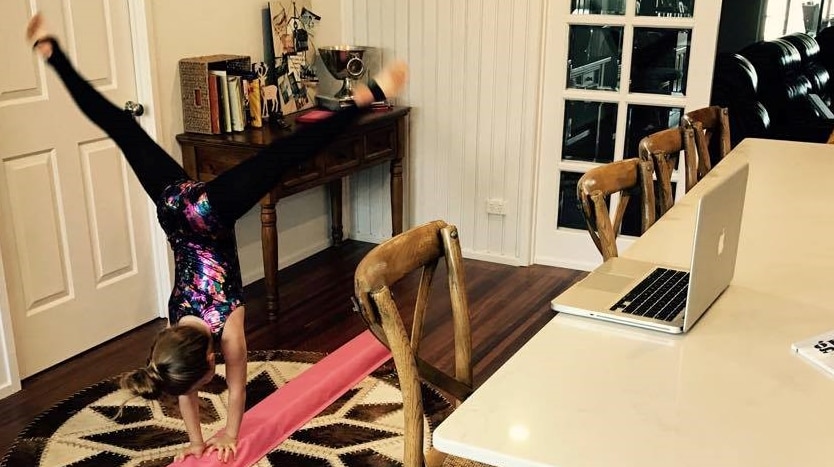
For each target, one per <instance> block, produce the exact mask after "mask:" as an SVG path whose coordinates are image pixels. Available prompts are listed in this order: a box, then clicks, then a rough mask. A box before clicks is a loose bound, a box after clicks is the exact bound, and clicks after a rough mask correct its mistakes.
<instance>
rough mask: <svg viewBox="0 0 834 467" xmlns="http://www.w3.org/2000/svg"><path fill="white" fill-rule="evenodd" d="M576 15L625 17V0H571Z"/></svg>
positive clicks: (571, 9)
mask: <svg viewBox="0 0 834 467" xmlns="http://www.w3.org/2000/svg"><path fill="white" fill-rule="evenodd" d="M570 12H571V14H574V15H624V14H625V0H571V2H570Z"/></svg>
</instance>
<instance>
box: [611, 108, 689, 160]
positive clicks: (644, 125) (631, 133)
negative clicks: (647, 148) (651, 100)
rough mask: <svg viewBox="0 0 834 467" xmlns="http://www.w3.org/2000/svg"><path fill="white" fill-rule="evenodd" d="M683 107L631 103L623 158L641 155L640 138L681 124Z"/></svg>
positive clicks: (627, 113)
mask: <svg viewBox="0 0 834 467" xmlns="http://www.w3.org/2000/svg"><path fill="white" fill-rule="evenodd" d="M682 115H683V109H682V108H680V107H654V106H651V105H629V106H628V110H627V111H626V139H625V149H624V150H625V153H624V154H623V159H628V158H631V157H637V156H638V155H639V152H638V150H639V148H640V140H642V139H643V138H645V137H646V136H649V135H650V134H652V133H656V132H658V131H661V130H665V129H667V128H672V127H676V126H678V125H680V121H681V116H682Z"/></svg>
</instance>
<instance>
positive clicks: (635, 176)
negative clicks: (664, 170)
mask: <svg viewBox="0 0 834 467" xmlns="http://www.w3.org/2000/svg"><path fill="white" fill-rule="evenodd" d="M652 172H653V169H652V162H651V161H648V160H641V159H637V158H635V159H626V160H623V161H616V162H611V163H608V164H605V165H601V166H599V167H594V168H593V169H591V170H589V171H587V172H586V173H585V174H584V175H582V178H580V179H579V183H578V184H577V186H576V196H577V199H578V200H579V204H580V207H581V208H582V214H583V215H584V216H585V224H586V226H587V227H588V233H590V234H591V238H592V239H593V241H594V244H596V246H597V249H598V250H599V252H600V253H602V259H603V260H604V261H605V260H608V258H612V257H614V256H617V254H618V253H617V243H616V238H617V233H618V232H619V231H620V226H621V225H622V222H623V214H625V210H626V207H627V206H628V203H629V201H630V200H631V199H632V197H633V196H634V195H635V194H636V195H638V196H639V200H640V211H641V233H642V232H645V231H646V230H648V228H649V227H651V226H652V224H654V222H655V219H656V213H655V211H656V205H655V196H654V183H653V180H652ZM614 193H620V202H619V204H618V205H617V211H616V212H615V214H614V221H613V223H612V221H611V216H610V214H609V210H608V204H607V202H606V201H607V200H608V198H609V197H610V195H612V194H614Z"/></svg>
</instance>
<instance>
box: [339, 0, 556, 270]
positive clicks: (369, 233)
mask: <svg viewBox="0 0 834 467" xmlns="http://www.w3.org/2000/svg"><path fill="white" fill-rule="evenodd" d="M343 1H344V3H345V20H344V21H343V25H342V27H343V28H344V30H345V32H344V34H345V36H346V39H348V40H349V41H350V42H352V43H354V44H356V45H370V46H375V47H379V48H380V49H381V51H382V59H383V61H386V60H388V59H390V58H393V57H400V58H404V59H406V60H407V61H408V63H409V65H410V68H411V78H410V84H409V87H408V90H407V92H406V94H405V95H404V96H403V98H402V99H401V103H404V104H407V105H410V106H412V114H411V119H410V139H411V140H410V151H409V161H408V165H407V173H406V179H407V180H410V181H411V182H412V183H410V184H409V185H408V200H409V203H408V210H407V215H406V221H407V222H409V221H410V224H411V225H416V224H420V223H422V222H425V221H429V220H432V219H444V220H446V221H448V222H452V223H455V224H457V226H458V228H459V230H460V232H461V243H462V247H463V250H464V255H465V256H467V257H470V258H480V259H485V260H489V261H495V262H504V263H509V264H528V263H529V261H530V237H531V231H532V230H531V226H532V220H531V219H532V210H533V193H534V191H533V184H534V171H535V167H536V163H537V161H536V153H537V148H536V141H537V134H536V131H535V128H536V127H537V121H538V114H539V107H538V104H539V102H540V97H539V77H540V75H541V50H542V21H543V20H542V18H543V17H544V7H545V4H544V2H543V0H516V1H513V0H456V1H446V0H398V1H396V2H392V1H386V0H343ZM387 180H388V173H387V171H386V170H385V168H379V169H373V170H371V171H369V172H368V173H365V174H362V175H360V176H358V177H354V179H353V180H352V183H351V190H352V198H353V200H354V202H359V203H361V205H362V207H363V208H362V209H361V210H354V214H353V219H352V223H353V231H354V235H355V237H356V238H361V239H368V240H378V239H381V238H384V237H385V236H386V233H387V231H388V225H389V223H390V215H389V210H388V204H387V203H388V193H387V186H388V185H387ZM491 198H495V199H499V200H503V201H504V202H505V210H506V214H505V215H503V216H501V215H494V214H487V211H486V206H487V199H491Z"/></svg>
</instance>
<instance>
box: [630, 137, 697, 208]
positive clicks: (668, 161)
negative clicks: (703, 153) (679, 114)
mask: <svg viewBox="0 0 834 467" xmlns="http://www.w3.org/2000/svg"><path fill="white" fill-rule="evenodd" d="M638 152H639V156H640V159H641V160H645V161H651V163H652V164H653V165H654V173H655V177H657V185H658V187H657V200H658V216H662V215H663V214H666V211H668V210H669V209H670V208H671V207H672V205H673V204H674V203H675V194H674V192H673V191H672V172H673V171H674V170H675V168H676V167H677V166H678V157H679V154H681V153H683V168H684V185H685V190H686V191H689V190H690V189H692V187H693V186H695V184H696V183H698V159H697V155H696V153H695V136H694V130H693V129H692V128H684V127H673V128H668V129H666V130H661V131H658V132H656V133H652V134H650V135H649V136H646V137H645V138H643V139H642V140H640V147H639V150H638Z"/></svg>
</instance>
